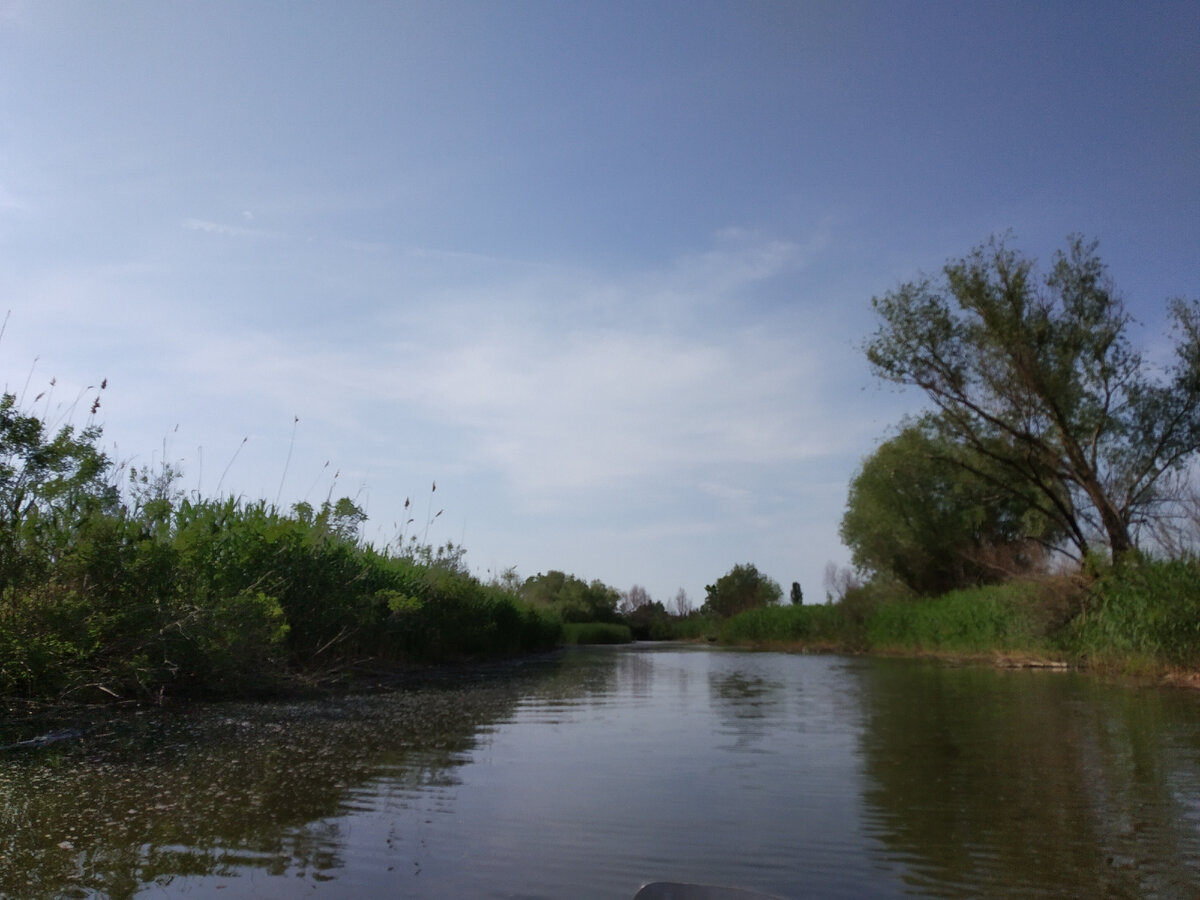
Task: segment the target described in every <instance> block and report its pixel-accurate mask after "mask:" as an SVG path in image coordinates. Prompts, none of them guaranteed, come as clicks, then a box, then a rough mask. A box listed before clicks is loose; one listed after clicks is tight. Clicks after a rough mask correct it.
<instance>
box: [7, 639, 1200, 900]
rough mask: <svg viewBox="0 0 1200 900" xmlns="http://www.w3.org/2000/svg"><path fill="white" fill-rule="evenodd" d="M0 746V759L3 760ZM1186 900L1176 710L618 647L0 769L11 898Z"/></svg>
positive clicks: (1190, 756)
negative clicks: (709, 885)
mask: <svg viewBox="0 0 1200 900" xmlns="http://www.w3.org/2000/svg"><path fill="white" fill-rule="evenodd" d="M11 737H12V736H11V735H8V736H6V735H3V734H0V738H5V739H11ZM652 880H678V881H693V882H716V883H723V884H734V885H740V886H743V887H749V888H755V889H758V890H762V891H767V892H771V893H774V894H776V895H779V896H781V897H791V898H809V897H820V898H832V897H846V898H851V897H853V898H866V897H1013V898H1017V897H1020V898H1027V897H1085V896H1086V897H1195V896H1197V895H1200V695H1197V694H1196V693H1192V692H1189V691H1185V690H1181V689H1168V688H1158V687H1146V686H1139V687H1131V686H1128V685H1123V684H1120V683H1113V682H1108V681H1104V680H1101V679H1098V678H1095V677H1090V676H1087V675H1082V674H1078V673H1069V672H1045V671H1008V670H997V669H992V668H988V667H972V666H966V667H954V666H948V665H944V664H939V663H935V662H929V661H919V660H902V659H880V658H871V657H842V656H815V655H791V654H777V653H748V652H741V651H735V650H723V649H715V648H698V647H678V646H652V645H635V646H632V647H624V648H594V649H588V648H581V649H575V650H569V651H564V652H561V653H557V654H553V655H549V656H546V657H539V658H536V659H532V660H524V661H521V662H518V663H508V664H504V665H496V666H486V667H472V668H463V669H455V670H441V671H439V672H436V673H430V674H429V675H428V676H427V677H423V678H421V679H419V680H416V681H414V683H413V684H411V685H409V686H408V687H406V688H405V689H402V690H391V691H381V692H376V693H363V694H355V695H350V696H342V697H338V698H335V699H325V700H315V701H304V702H278V703H219V704H204V705H196V706H192V707H187V708H176V709H168V710H152V711H141V712H138V713H127V714H119V715H114V716H112V717H111V718H109V719H106V720H103V721H94V722H92V723H90V724H89V725H88V726H87V728H86V731H85V733H84V735H83V736H82V737H81V738H78V739H73V740H69V741H62V742H60V743H57V744H54V745H51V746H49V747H45V748H43V749H39V750H20V751H7V752H5V753H4V754H0V895H2V896H4V897H12V898H22V900H24V898H50V897H56V898H57V897H66V898H90V897H112V898H127V897H139V898H143V897H145V898H179V897H187V898H221V900H235V898H250V897H253V898H281V900H282V898H294V897H313V898H335V897H336V898H340V897H365V898H374V897H381V898H382V897H389V898H391V897H428V898H492V897H494V898H502V897H520V898H612V900H619V898H628V897H630V896H631V895H632V894H633V892H634V891H635V890H636V889H637V887H638V885H639V884H641V883H642V882H645V881H652Z"/></svg>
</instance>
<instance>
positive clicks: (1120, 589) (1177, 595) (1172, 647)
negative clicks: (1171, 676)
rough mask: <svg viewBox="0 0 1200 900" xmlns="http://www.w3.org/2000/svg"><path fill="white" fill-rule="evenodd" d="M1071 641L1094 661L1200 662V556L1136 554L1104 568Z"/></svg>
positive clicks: (1123, 664)
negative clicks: (1138, 556)
mask: <svg viewBox="0 0 1200 900" xmlns="http://www.w3.org/2000/svg"><path fill="white" fill-rule="evenodd" d="M1069 645H1070V646H1071V648H1072V650H1073V651H1074V652H1075V653H1076V654H1077V655H1078V656H1079V657H1081V658H1082V659H1084V660H1086V661H1088V662H1089V663H1091V664H1093V665H1100V666H1105V667H1116V668H1125V669H1145V668H1154V667H1155V666H1156V665H1167V666H1170V667H1182V668H1188V669H1197V668H1200V560H1197V559H1196V558H1192V557H1189V558H1181V559H1173V560H1166V561H1162V560H1160V561H1150V560H1146V559H1134V560H1131V561H1129V562H1127V563H1124V564H1122V565H1120V566H1117V567H1115V568H1112V569H1109V570H1108V571H1106V572H1103V573H1102V574H1101V575H1100V577H1099V579H1098V580H1097V581H1096V583H1095V585H1094V588H1093V591H1092V602H1091V603H1090V604H1089V607H1088V609H1087V610H1086V611H1085V612H1084V614H1083V615H1081V616H1080V617H1079V618H1078V619H1077V621H1076V622H1074V623H1073V628H1072V631H1071V635H1070V643H1069Z"/></svg>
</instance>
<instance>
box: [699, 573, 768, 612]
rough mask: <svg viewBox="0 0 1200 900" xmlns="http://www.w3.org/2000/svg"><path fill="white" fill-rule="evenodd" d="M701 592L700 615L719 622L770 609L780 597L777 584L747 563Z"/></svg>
mask: <svg viewBox="0 0 1200 900" xmlns="http://www.w3.org/2000/svg"><path fill="white" fill-rule="evenodd" d="M704 591H705V597H706V599H705V601H704V605H703V606H702V607H701V612H702V613H704V614H706V615H710V616H716V617H718V618H723V619H724V618H728V617H730V616H733V615H736V614H737V613H740V612H744V611H745V610H748V609H754V608H755V607H758V606H772V605H774V604H776V603H778V602H779V598H780V597H782V596H783V588H781V587H780V586H779V582H777V581H775V580H774V579H772V578H769V577H768V576H766V575H763V574H761V573H760V572H759V571H758V569H757V568H756V567H755V566H754V565H753V564H750V563H746V564H744V565H742V564H739V565H736V566H734V567H733V568H732V569H730V570H729V571H728V572H727V573H726V574H724V575H722V576H721V577H720V578H718V579H717V581H716V584H709V585H705V588H704Z"/></svg>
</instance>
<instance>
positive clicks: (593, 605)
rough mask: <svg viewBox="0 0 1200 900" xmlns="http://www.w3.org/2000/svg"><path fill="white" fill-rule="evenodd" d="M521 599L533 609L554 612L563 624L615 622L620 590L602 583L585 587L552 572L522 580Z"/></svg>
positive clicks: (557, 572) (558, 573)
mask: <svg viewBox="0 0 1200 900" xmlns="http://www.w3.org/2000/svg"><path fill="white" fill-rule="evenodd" d="M521 596H522V597H523V598H524V599H525V600H526V601H527V602H529V603H532V604H534V605H535V606H541V607H544V608H548V609H552V610H554V611H556V612H557V613H558V614H559V615H560V616H561V618H562V620H563V621H564V622H616V621H617V620H618V618H619V617H618V615H617V605H618V604H619V603H620V601H621V593H620V591H618V590H617V589H616V588H613V587H609V586H608V585H606V584H604V582H602V581H592V582H591V583H590V584H589V583H588V582H586V581H584V580H583V579H582V578H577V577H576V576H574V575H567V574H566V573H564V572H559V571H557V570H554V569H552V570H551V571H549V572H547V573H546V574H544V575H543V574H542V573H541V572H539V573H538V574H537V575H533V576H531V577H529V578H526V579H525V584H524V585H523V586H522V587H521Z"/></svg>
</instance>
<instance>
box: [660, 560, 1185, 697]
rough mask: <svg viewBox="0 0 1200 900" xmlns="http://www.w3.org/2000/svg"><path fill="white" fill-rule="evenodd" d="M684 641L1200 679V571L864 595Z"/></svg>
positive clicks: (1128, 572)
mask: <svg viewBox="0 0 1200 900" xmlns="http://www.w3.org/2000/svg"><path fill="white" fill-rule="evenodd" d="M680 636H681V637H691V638H695V637H701V636H706V637H708V638H709V639H712V640H719V641H721V642H723V643H729V644H739V645H745V646H757V647H770V648H787V649H812V650H840V651H849V652H863V651H866V652H877V653H903V654H912V655H939V656H950V657H971V658H993V659H994V658H999V659H1004V660H1023V661H1062V662H1068V663H1071V664H1075V665H1080V666H1086V667H1089V668H1094V669H1102V670H1105V671H1113V672H1122V673H1130V674H1157V675H1162V674H1167V673H1170V672H1179V671H1185V672H1195V671H1200V562H1198V561H1197V560H1195V559H1176V560H1169V561H1162V560H1147V559H1136V560H1132V561H1130V562H1128V563H1126V564H1123V565H1121V566H1119V567H1115V568H1109V569H1107V570H1105V571H1103V572H1101V573H1100V574H1098V575H1095V576H1093V577H1088V578H1085V577H1083V576H1078V577H1055V578H1044V579H1040V580H1027V581H1019V582H1011V583H1008V584H1002V585H992V586H988V587H981V588H975V589H971V590H961V591H954V592H952V593H948V594H944V595H942V596H940V597H934V598H919V597H914V596H912V595H911V594H906V593H904V592H902V591H900V590H897V589H894V588H881V587H878V586H871V585H868V586H866V587H862V588H856V589H855V590H853V591H851V592H850V593H849V594H848V595H847V597H846V598H845V599H844V600H842V601H841V602H839V603H832V604H823V605H811V606H776V607H765V608H761V609H755V610H750V611H748V612H744V613H742V614H740V615H737V616H734V617H733V618H731V619H728V620H726V621H723V622H721V621H715V620H704V621H702V622H693V623H691V624H690V625H689V626H688V632H687V633H686V634H684V633H683V631H682V630H681V632H680Z"/></svg>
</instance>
